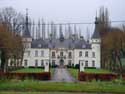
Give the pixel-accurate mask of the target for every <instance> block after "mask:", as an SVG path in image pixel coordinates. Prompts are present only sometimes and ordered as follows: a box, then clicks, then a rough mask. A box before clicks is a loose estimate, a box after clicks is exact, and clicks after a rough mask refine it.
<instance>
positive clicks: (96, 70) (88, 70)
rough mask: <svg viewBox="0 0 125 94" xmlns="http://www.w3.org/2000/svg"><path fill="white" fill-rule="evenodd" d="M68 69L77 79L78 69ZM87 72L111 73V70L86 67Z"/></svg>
mask: <svg viewBox="0 0 125 94" xmlns="http://www.w3.org/2000/svg"><path fill="white" fill-rule="evenodd" d="M68 70H69V72H70V73H71V75H72V76H73V77H75V78H76V79H77V78H78V69H72V68H69V69H68ZM85 72H86V73H97V74H104V73H111V72H110V71H108V70H103V69H85Z"/></svg>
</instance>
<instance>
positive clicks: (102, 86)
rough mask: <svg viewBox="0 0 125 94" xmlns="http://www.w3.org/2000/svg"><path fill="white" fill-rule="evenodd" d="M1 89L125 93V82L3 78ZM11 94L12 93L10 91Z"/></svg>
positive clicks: (0, 82)
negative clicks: (71, 81)
mask: <svg viewBox="0 0 125 94" xmlns="http://www.w3.org/2000/svg"><path fill="white" fill-rule="evenodd" d="M1 91H8V92H9V91H16V92H17V91H18V92H27V91H28V92H89V93H91V92H92V93H95V92H98V93H100V92H101V93H102V92H103V93H118V94H119V93H123V94H125V84H119V83H113V82H94V81H93V82H83V83H81V82H77V83H57V82H42V81H34V80H24V81H20V80H1V81H0V92H1ZM9 94H10V93H9Z"/></svg>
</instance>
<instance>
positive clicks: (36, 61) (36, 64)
mask: <svg viewBox="0 0 125 94" xmlns="http://www.w3.org/2000/svg"><path fill="white" fill-rule="evenodd" d="M37 66H38V60H37V59H36V60H35V67H37Z"/></svg>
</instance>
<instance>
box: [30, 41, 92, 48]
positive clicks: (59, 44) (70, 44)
mask: <svg viewBox="0 0 125 94" xmlns="http://www.w3.org/2000/svg"><path fill="white" fill-rule="evenodd" d="M31 47H32V48H52V49H53V48H68V49H74V48H76V49H91V44H88V43H86V42H85V40H80V39H77V40H72V39H64V41H60V39H53V40H49V39H45V40H43V39H37V40H33V41H32V43H31Z"/></svg>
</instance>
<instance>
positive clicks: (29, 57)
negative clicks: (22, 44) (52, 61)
mask: <svg viewBox="0 0 125 94" xmlns="http://www.w3.org/2000/svg"><path fill="white" fill-rule="evenodd" d="M46 62H49V49H32V48H28V49H25V53H24V57H23V64H22V66H24V67H44V64H45V63H46Z"/></svg>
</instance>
